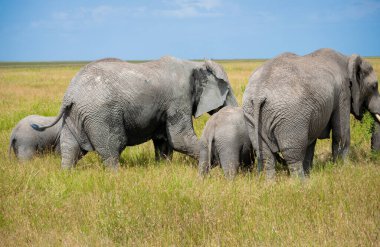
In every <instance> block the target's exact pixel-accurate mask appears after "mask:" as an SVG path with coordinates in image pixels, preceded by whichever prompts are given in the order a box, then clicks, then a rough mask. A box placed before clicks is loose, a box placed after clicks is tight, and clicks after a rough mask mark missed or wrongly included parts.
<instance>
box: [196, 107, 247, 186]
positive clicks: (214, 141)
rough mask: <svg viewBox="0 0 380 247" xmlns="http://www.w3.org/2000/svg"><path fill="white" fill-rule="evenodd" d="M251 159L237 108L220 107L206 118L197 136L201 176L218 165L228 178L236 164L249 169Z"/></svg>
mask: <svg viewBox="0 0 380 247" xmlns="http://www.w3.org/2000/svg"><path fill="white" fill-rule="evenodd" d="M253 162H254V154H253V148H252V144H251V141H250V139H249V136H248V131H247V127H246V124H245V120H244V115H243V110H242V109H241V107H229V106H227V107H224V108H223V109H221V110H220V111H218V112H217V113H216V114H214V115H212V116H211V117H210V119H209V120H208V121H207V123H206V126H205V128H204V130H203V133H202V137H201V139H200V154H199V173H200V175H201V176H205V175H206V174H207V173H208V172H209V170H210V168H212V167H215V166H217V164H220V166H221V167H222V169H223V171H224V175H225V176H226V178H228V179H232V178H234V177H235V175H236V173H237V172H238V169H239V167H240V168H242V170H249V169H250V168H251V167H252V165H253Z"/></svg>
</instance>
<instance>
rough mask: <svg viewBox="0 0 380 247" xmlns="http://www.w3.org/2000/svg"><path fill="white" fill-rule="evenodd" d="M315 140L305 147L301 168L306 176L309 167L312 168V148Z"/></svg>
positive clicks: (308, 172)
mask: <svg viewBox="0 0 380 247" xmlns="http://www.w3.org/2000/svg"><path fill="white" fill-rule="evenodd" d="M316 143H317V140H315V141H314V142H313V143H312V144H310V145H309V146H308V147H307V150H306V155H305V158H304V159H303V170H304V172H305V175H306V176H309V174H310V170H311V168H313V159H314V150H315V144H316Z"/></svg>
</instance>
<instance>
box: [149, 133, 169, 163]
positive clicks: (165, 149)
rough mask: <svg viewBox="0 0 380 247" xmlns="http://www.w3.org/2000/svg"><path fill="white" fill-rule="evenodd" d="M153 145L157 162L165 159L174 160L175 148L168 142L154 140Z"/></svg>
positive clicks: (159, 139)
mask: <svg viewBox="0 0 380 247" xmlns="http://www.w3.org/2000/svg"><path fill="white" fill-rule="evenodd" d="M153 145H154V153H155V158H156V161H160V160H164V159H167V160H171V159H172V158H173V148H172V147H171V146H170V144H169V142H168V141H166V140H164V139H161V138H154V139H153Z"/></svg>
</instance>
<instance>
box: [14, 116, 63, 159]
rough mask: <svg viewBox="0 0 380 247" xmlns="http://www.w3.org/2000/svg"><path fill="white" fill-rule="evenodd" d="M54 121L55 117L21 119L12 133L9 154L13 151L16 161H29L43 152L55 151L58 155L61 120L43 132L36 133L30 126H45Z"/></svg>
mask: <svg viewBox="0 0 380 247" xmlns="http://www.w3.org/2000/svg"><path fill="white" fill-rule="evenodd" d="M54 119H55V117H43V116H38V115H30V116H27V117H25V118H23V119H22V120H21V121H20V122H19V123H18V124H17V125H16V127H15V128H14V129H13V131H12V134H11V138H10V144H9V154H10V153H11V150H12V149H13V151H14V153H15V155H16V157H17V158H18V159H20V160H29V159H31V158H32V157H33V156H34V155H35V154H37V153H42V152H44V151H49V150H55V151H56V152H57V153H60V145H59V138H60V132H61V126H62V120H60V122H59V123H58V124H56V125H55V126H53V127H52V128H50V129H46V130H45V131H36V130H34V129H33V128H32V127H31V126H30V124H31V123H39V124H47V123H50V122H52V121H53V120H54Z"/></svg>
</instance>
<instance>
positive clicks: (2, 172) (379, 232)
mask: <svg viewBox="0 0 380 247" xmlns="http://www.w3.org/2000/svg"><path fill="white" fill-rule="evenodd" d="M367 59H368V60H369V61H370V62H371V63H372V65H373V67H374V69H375V71H376V72H377V75H378V77H379V78H380V58H367ZM217 62H219V63H221V64H222V65H223V67H224V68H225V70H226V72H227V74H228V76H229V79H230V82H231V84H232V87H233V90H234V92H235V95H236V97H237V98H238V101H239V104H241V100H242V96H243V92H244V90H245V86H246V84H247V81H248V78H249V76H250V74H251V73H252V71H253V70H254V69H255V68H257V67H258V66H259V65H261V64H262V63H263V62H264V61H263V60H231V61H217ZM84 64H85V63H76V62H66V63H0V147H1V148H0V245H1V246H120V245H127V246H142V245H143V246H168V245H170V246H172V245H174V246H236V245H239V246H288V245H291V246H379V245H380V155H379V154H377V153H374V152H371V150H370V137H371V126H372V119H371V117H370V115H369V114H366V115H365V117H364V119H363V120H362V121H361V122H359V121H357V120H354V119H353V118H351V151H350V156H349V159H348V160H347V161H346V162H344V164H343V162H338V163H337V164H333V163H332V162H331V141H330V140H323V141H321V140H319V141H318V144H317V149H316V154H315V162H314V167H313V170H312V172H311V176H310V178H309V179H307V181H306V182H303V183H302V182H300V181H298V180H295V179H291V178H289V177H288V176H287V173H286V171H285V170H284V169H282V168H281V167H278V172H277V178H276V181H275V182H272V183H268V182H265V179H264V178H263V177H261V176H258V175H257V174H256V172H253V173H248V174H239V175H238V176H237V177H236V179H234V180H233V181H227V180H226V179H225V178H224V176H223V173H222V171H221V169H220V168H215V169H213V170H212V172H211V176H210V177H208V178H207V179H204V180H202V179H200V178H199V177H198V174H197V162H196V161H195V160H192V159H191V158H188V157H186V156H184V155H181V154H179V153H175V155H174V158H173V160H172V161H163V162H155V160H154V150H153V144H152V143H151V142H148V143H145V144H143V145H139V146H134V147H128V148H126V149H125V151H124V152H123V153H122V157H121V167H120V169H119V171H118V172H117V173H114V172H110V171H108V170H106V169H104V166H103V164H102V162H101V161H100V159H99V157H98V156H97V154H96V153H94V152H92V153H90V154H87V155H86V156H85V157H84V158H83V159H82V160H81V161H80V162H79V163H78V165H77V166H76V168H75V169H73V170H71V171H62V170H61V168H60V158H59V156H57V155H54V154H49V155H40V156H39V157H36V158H34V159H33V160H32V161H29V162H26V163H20V162H18V161H17V160H16V159H15V157H14V155H11V156H10V157H9V156H8V145H9V137H10V134H11V131H12V128H13V127H14V126H15V124H16V123H17V122H18V121H19V120H20V119H22V118H23V117H25V116H27V115H31V114H39V115H45V116H54V115H56V114H57V113H58V111H59V108H60V103H61V100H62V98H63V95H64V92H65V90H66V88H67V86H68V84H69V82H70V80H71V78H72V77H73V76H74V75H75V73H76V72H77V71H79V69H80V68H81V67H82V66H83V65H84ZM208 118H209V116H202V117H200V118H199V119H196V120H195V122H194V125H195V129H196V132H197V135H198V136H200V134H201V132H202V129H203V127H204V125H205V123H206V121H207V119H208Z"/></svg>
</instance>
